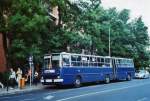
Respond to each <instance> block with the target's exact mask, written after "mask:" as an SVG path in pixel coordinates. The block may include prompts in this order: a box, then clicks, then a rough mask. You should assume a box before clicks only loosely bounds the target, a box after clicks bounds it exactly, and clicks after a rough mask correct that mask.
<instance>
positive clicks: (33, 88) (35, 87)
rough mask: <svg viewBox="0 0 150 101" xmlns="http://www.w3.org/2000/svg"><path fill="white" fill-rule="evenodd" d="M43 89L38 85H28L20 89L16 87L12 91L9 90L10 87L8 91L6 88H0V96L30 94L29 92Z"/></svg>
mask: <svg viewBox="0 0 150 101" xmlns="http://www.w3.org/2000/svg"><path fill="white" fill-rule="evenodd" d="M43 88H44V86H43V85H42V84H40V83H39V84H37V85H32V86H31V87H30V85H26V86H25V87H24V88H22V89H20V88H18V87H15V88H14V89H10V87H9V88H8V91H7V88H0V96H4V95H11V94H19V93H25V92H31V91H36V90H40V89H43Z"/></svg>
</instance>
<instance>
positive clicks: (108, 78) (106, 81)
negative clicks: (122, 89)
mask: <svg viewBox="0 0 150 101" xmlns="http://www.w3.org/2000/svg"><path fill="white" fill-rule="evenodd" d="M105 83H106V84H108V83H110V77H109V75H106V77H105Z"/></svg>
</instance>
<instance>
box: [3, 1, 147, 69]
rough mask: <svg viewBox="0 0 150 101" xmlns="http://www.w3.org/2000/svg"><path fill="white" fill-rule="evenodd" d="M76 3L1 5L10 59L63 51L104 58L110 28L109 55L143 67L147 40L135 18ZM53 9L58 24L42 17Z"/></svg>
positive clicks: (97, 5)
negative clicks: (56, 9)
mask: <svg viewBox="0 0 150 101" xmlns="http://www.w3.org/2000/svg"><path fill="white" fill-rule="evenodd" d="M79 1H80V2H74V3H72V2H70V1H69V0H46V1H43V0H13V1H12V2H11V6H7V8H3V7H1V11H2V10H3V9H7V10H8V11H9V12H10V13H9V18H8V26H7V27H6V24H7V23H6V21H5V19H4V17H3V16H0V17H1V19H0V31H3V32H9V33H12V36H10V37H9V38H10V41H11V46H10V49H9V56H10V58H11V61H12V62H13V63H14V64H16V61H19V63H24V61H25V60H26V58H27V57H28V55H29V54H33V55H34V56H35V57H36V60H37V61H41V57H42V56H43V54H45V53H48V52H61V51H68V50H67V47H70V50H69V51H71V52H77V53H81V50H82V49H85V50H87V51H88V52H89V53H91V54H92V53H96V54H99V55H104V56H106V55H108V51H109V48H108V46H109V29H110V40H111V56H116V57H129V58H134V60H135V65H136V67H141V66H142V67H143V66H149V58H150V57H149V52H148V51H147V50H146V48H147V47H148V46H149V37H148V32H147V27H146V26H145V24H144V23H143V21H142V18H141V17H139V18H137V19H134V20H132V21H130V17H129V15H130V11H129V10H127V9H124V10H122V11H117V10H116V8H111V9H107V10H106V9H104V8H103V7H102V6H101V5H100V0H89V1H88V2H86V1H82V0H79ZM6 4H7V3H6ZM55 6H58V11H59V21H58V25H55V24H54V22H53V21H52V19H51V17H50V16H49V14H48V12H49V11H50V10H49V9H50V8H49V7H55ZM8 8H9V9H8ZM1 14H2V13H1ZM4 25H5V26H4ZM8 35H9V34H8ZM22 61H23V62H22Z"/></svg>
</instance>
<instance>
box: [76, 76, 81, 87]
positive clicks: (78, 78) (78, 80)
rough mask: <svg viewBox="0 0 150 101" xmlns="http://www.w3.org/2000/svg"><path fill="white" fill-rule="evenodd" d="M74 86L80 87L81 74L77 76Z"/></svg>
mask: <svg viewBox="0 0 150 101" xmlns="http://www.w3.org/2000/svg"><path fill="white" fill-rule="evenodd" d="M74 86H75V87H76V88H79V87H80V86H81V77H80V76H77V77H76V79H75V82H74Z"/></svg>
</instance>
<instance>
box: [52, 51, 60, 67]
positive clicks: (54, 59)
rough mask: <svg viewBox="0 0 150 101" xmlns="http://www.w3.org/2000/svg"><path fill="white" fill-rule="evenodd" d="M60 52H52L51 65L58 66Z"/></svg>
mask: <svg viewBox="0 0 150 101" xmlns="http://www.w3.org/2000/svg"><path fill="white" fill-rule="evenodd" d="M59 61H60V54H52V67H53V68H59V67H60V66H59Z"/></svg>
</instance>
